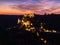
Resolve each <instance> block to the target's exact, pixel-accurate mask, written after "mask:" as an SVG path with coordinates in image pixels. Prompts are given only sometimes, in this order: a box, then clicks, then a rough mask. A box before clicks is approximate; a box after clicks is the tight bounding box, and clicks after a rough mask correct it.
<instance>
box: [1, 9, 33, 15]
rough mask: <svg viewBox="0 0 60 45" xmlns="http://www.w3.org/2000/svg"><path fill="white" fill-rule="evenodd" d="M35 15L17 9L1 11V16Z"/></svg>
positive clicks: (28, 11)
mask: <svg viewBox="0 0 60 45" xmlns="http://www.w3.org/2000/svg"><path fill="white" fill-rule="evenodd" d="M30 13H33V11H30V10H26V11H24V12H23V11H22V10H17V9H0V14H30Z"/></svg>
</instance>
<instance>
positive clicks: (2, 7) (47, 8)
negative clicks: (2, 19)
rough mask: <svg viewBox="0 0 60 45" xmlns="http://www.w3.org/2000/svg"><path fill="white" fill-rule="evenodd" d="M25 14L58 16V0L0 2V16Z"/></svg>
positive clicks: (59, 5)
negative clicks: (52, 14) (53, 14)
mask: <svg viewBox="0 0 60 45" xmlns="http://www.w3.org/2000/svg"><path fill="white" fill-rule="evenodd" d="M25 13H36V14H44V13H47V14H48V13H49V14H51V13H56V14H60V0H0V14H25Z"/></svg>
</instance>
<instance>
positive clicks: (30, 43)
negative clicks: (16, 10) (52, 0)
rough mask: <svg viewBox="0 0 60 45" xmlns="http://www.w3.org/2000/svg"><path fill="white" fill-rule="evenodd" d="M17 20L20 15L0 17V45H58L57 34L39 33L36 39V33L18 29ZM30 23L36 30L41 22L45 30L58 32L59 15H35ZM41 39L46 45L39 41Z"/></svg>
mask: <svg viewBox="0 0 60 45" xmlns="http://www.w3.org/2000/svg"><path fill="white" fill-rule="evenodd" d="M18 18H22V15H21V16H16V15H15V16H14V15H9V16H8V15H0V45H60V34H59V33H45V32H39V34H40V36H39V37H38V36H37V35H36V32H34V33H32V32H30V31H26V30H25V28H24V27H22V28H20V25H18V24H17V19H18ZM31 21H32V23H33V24H34V27H36V29H37V28H38V27H39V23H41V22H43V23H46V25H45V28H47V29H50V30H51V29H55V30H57V31H59V32H60V15H59V14H51V15H44V16H42V15H35V17H34V18H32V19H31ZM14 26H15V28H14ZM8 28H9V29H8ZM41 37H43V38H44V39H46V40H47V43H46V44H44V42H43V41H41V40H40V38H41Z"/></svg>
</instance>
